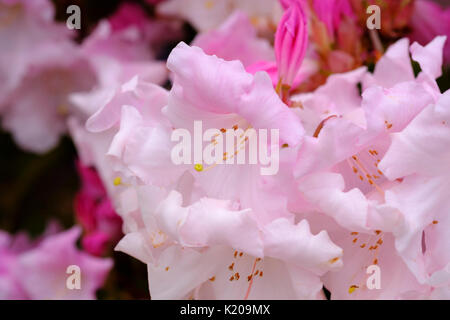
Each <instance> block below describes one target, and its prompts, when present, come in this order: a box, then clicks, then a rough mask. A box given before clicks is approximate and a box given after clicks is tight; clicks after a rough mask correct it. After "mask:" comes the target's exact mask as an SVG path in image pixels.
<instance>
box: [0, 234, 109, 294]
mask: <svg viewBox="0 0 450 320" xmlns="http://www.w3.org/2000/svg"><path fill="white" fill-rule="evenodd" d="M79 236H80V229H79V228H77V227H74V228H72V229H70V230H68V231H64V232H59V233H54V232H50V234H48V235H46V236H43V237H42V238H40V239H38V240H37V241H33V242H30V241H29V240H27V239H26V238H24V235H18V236H16V237H13V236H11V235H9V234H7V233H4V232H2V233H0V297H1V298H2V299H33V300H35V299H39V300H41V299H42V300H47V299H53V300H59V299H95V292H96V291H97V290H98V289H99V288H100V287H101V286H102V285H103V282H104V281H105V279H106V276H107V274H108V272H109V270H110V268H111V267H112V261H111V260H110V259H99V258H95V257H92V256H90V255H88V254H86V253H84V252H82V251H79V250H78V249H77V248H76V241H77V239H78V237H79ZM70 265H77V266H79V267H80V269H81V289H79V290H70V289H68V288H67V287H66V281H67V278H68V277H69V274H67V273H66V271H67V267H69V266H70Z"/></svg>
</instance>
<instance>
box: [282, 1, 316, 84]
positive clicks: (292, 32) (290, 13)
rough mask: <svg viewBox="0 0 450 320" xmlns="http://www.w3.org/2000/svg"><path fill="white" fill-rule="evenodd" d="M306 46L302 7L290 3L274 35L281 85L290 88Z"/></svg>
mask: <svg viewBox="0 0 450 320" xmlns="http://www.w3.org/2000/svg"><path fill="white" fill-rule="evenodd" d="M307 46H308V28H307V19H306V15H305V12H304V10H303V8H302V5H301V4H300V2H298V1H292V2H291V3H290V6H289V8H288V9H287V10H286V12H285V13H284V15H283V17H282V18H281V21H280V24H279V25H278V29H277V33H276V35H275V54H276V58H277V65H278V77H279V79H280V83H281V84H282V85H287V86H291V85H292V84H293V82H294V79H295V76H296V75H297V73H298V71H299V69H300V66H301V64H302V62H303V59H304V57H305V53H306V48H307Z"/></svg>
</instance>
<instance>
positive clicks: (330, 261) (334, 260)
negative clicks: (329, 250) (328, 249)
mask: <svg viewBox="0 0 450 320" xmlns="http://www.w3.org/2000/svg"><path fill="white" fill-rule="evenodd" d="M338 260H339V257H336V258H333V259H331V260H329V261H328V262H329V263H330V264H333V263H335V262H336V261H338Z"/></svg>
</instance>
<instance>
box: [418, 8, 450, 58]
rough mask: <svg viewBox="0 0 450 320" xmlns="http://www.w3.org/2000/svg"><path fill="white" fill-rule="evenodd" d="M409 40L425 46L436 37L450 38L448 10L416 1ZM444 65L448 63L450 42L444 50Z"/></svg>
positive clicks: (449, 12)
mask: <svg viewBox="0 0 450 320" xmlns="http://www.w3.org/2000/svg"><path fill="white" fill-rule="evenodd" d="M411 27H412V29H413V30H412V34H411V36H410V37H411V39H412V40H415V41H418V42H419V43H420V44H422V45H425V44H427V43H428V42H430V41H431V40H433V39H434V38H435V37H436V36H440V35H445V36H447V37H450V8H447V9H444V8H442V7H441V6H440V5H439V4H437V3H434V2H433V1H429V0H416V1H415V4H414V12H413V15H412V17H411ZM444 57H445V61H446V63H449V62H450V41H447V44H446V46H445V50H444Z"/></svg>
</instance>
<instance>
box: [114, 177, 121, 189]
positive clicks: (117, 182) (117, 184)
mask: <svg viewBox="0 0 450 320" xmlns="http://www.w3.org/2000/svg"><path fill="white" fill-rule="evenodd" d="M113 184H114V185H115V186H116V187H117V186H119V185H121V184H122V178H120V177H115V178H114V181H113Z"/></svg>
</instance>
